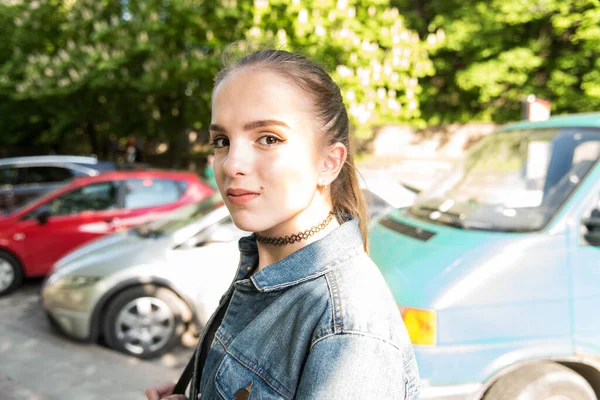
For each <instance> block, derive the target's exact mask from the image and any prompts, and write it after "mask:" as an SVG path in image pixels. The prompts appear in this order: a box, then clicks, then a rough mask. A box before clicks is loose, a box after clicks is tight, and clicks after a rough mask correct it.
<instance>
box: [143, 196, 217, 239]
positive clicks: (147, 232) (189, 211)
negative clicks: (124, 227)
mask: <svg viewBox="0 0 600 400" xmlns="http://www.w3.org/2000/svg"><path fill="white" fill-rule="evenodd" d="M222 205H223V199H222V198H221V196H220V195H219V194H216V195H213V196H210V197H208V198H206V199H204V200H202V201H201V202H199V203H194V204H189V205H187V206H183V207H181V208H179V209H177V210H175V211H173V212H172V213H170V214H169V216H168V217H166V218H163V219H161V220H159V221H155V222H152V223H149V224H145V225H141V226H139V227H137V228H135V229H133V230H132V232H133V233H134V234H136V235H138V236H141V237H157V236H165V235H169V234H171V233H173V232H175V231H176V230H178V229H180V228H182V227H184V226H186V225H188V224H190V223H191V222H193V221H196V220H197V219H199V218H201V217H203V216H205V215H206V214H208V213H210V212H211V211H213V210H215V209H217V208H219V207H220V206H222Z"/></svg>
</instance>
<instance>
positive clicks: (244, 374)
mask: <svg viewBox="0 0 600 400" xmlns="http://www.w3.org/2000/svg"><path fill="white" fill-rule="evenodd" d="M215 386H216V388H217V392H218V393H219V394H220V395H221V397H222V398H223V399H225V400H246V399H247V400H284V399H286V397H284V396H283V395H282V394H281V393H279V392H278V391H277V390H276V388H275V387H274V386H272V385H271V384H269V383H267V381H266V380H265V379H263V378H262V377H261V376H260V375H259V374H258V373H256V372H254V371H252V370H251V369H250V368H248V367H246V366H245V365H243V364H242V363H240V362H239V361H237V360H236V359H235V358H234V357H232V356H231V354H226V355H225V357H224V358H223V361H221V364H220V365H219V369H218V370H217V374H216V375H215Z"/></svg>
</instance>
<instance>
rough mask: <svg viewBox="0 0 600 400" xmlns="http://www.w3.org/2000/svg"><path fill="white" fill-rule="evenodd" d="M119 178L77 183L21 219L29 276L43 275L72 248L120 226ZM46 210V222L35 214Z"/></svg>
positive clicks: (21, 231) (21, 232)
mask: <svg viewBox="0 0 600 400" xmlns="http://www.w3.org/2000/svg"><path fill="white" fill-rule="evenodd" d="M118 189H119V182H115V181H105V182H95V183H91V184H88V185H84V186H80V187H77V188H75V189H73V190H71V191H68V192H66V193H63V194H61V195H60V196H58V197H55V198H53V199H51V200H49V201H48V202H46V203H45V204H43V205H41V206H40V207H38V208H37V209H36V210H33V212H32V213H30V215H31V216H32V217H30V218H26V219H25V220H24V221H21V222H20V225H21V229H20V232H19V233H20V234H22V238H23V239H22V240H23V244H24V247H25V250H26V251H25V252H24V254H25V255H26V260H25V263H24V264H25V266H26V268H27V270H28V273H27V275H29V276H43V275H46V274H47V273H48V272H49V270H50V269H51V267H52V265H53V264H54V263H55V262H56V261H58V260H59V259H60V258H61V257H63V256H64V255H66V254H67V253H68V252H70V251H71V250H73V249H75V248H76V247H78V246H81V245H83V244H84V243H87V242H89V241H91V240H93V239H96V238H98V237H101V236H104V235H107V234H109V233H112V232H114V231H115V230H116V229H118V228H119V227H120V219H121V217H122V212H123V210H120V209H119V207H118V192H119V190H118ZM42 211H43V212H45V213H46V215H47V216H48V218H47V220H46V221H45V222H40V220H39V219H38V218H35V215H39V213H40V212H42Z"/></svg>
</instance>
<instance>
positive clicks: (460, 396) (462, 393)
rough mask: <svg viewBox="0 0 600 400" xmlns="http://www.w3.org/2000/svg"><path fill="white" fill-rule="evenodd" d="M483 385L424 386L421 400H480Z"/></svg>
mask: <svg viewBox="0 0 600 400" xmlns="http://www.w3.org/2000/svg"><path fill="white" fill-rule="evenodd" d="M481 389H482V384H481V383H467V384H462V385H445V386H423V389H421V395H420V396H419V399H420V400H476V399H477V400H478V399H479V393H480V390H481Z"/></svg>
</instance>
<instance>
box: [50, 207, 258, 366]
mask: <svg viewBox="0 0 600 400" xmlns="http://www.w3.org/2000/svg"><path fill="white" fill-rule="evenodd" d="M247 234H248V233H247V232H243V231H241V230H239V229H238V228H236V227H235V225H234V224H233V222H232V221H231V219H230V217H229V213H228V211H227V209H226V208H225V207H224V206H223V205H222V201H221V199H220V198H219V197H211V198H209V199H207V200H204V201H202V202H200V203H198V204H194V205H190V206H188V207H184V208H182V209H180V210H178V211H177V212H176V215H173V216H172V218H170V219H169V220H164V221H162V222H158V223H155V224H153V225H145V226H142V227H140V228H136V229H132V230H129V231H124V232H120V233H117V234H114V235H111V236H108V237H106V238H103V239H100V240H97V241H95V242H93V243H91V244H89V245H86V246H83V247H81V248H79V249H78V250H75V251H74V252H72V253H70V254H69V255H67V256H65V257H64V258H63V259H61V260H60V261H59V262H58V263H57V264H56V265H55V267H54V270H53V272H52V274H51V275H50V276H49V277H48V279H47V280H46V281H45V282H44V284H43V287H42V295H41V297H42V304H43V307H44V309H45V310H46V312H47V314H48V316H49V318H50V321H51V323H52V324H53V325H55V326H56V327H58V328H59V329H60V330H61V331H63V332H64V333H66V334H67V335H68V336H71V337H73V338H76V339H80V340H85V341H97V340H98V339H99V338H100V337H103V338H104V340H105V342H106V343H107V344H108V345H109V346H110V347H112V348H114V349H117V350H120V351H122V352H125V353H129V354H132V355H135V356H138V357H141V358H153V357H156V356H158V355H160V354H162V353H164V352H166V351H168V350H169V349H170V348H172V347H173V346H174V345H175V344H177V343H178V342H180V341H181V337H182V335H183V333H184V332H192V333H194V334H198V333H199V332H200V331H201V329H202V327H203V326H204V325H205V323H206V322H207V320H208V318H209V317H210V315H211V313H212V312H213V311H214V309H215V308H216V307H217V305H218V302H219V299H220V298H221V296H222V295H223V293H224V292H225V291H226V290H227V288H228V287H229V284H230V283H231V281H232V279H233V275H234V273H235V271H236V268H237V265H238V262H239V251H238V248H237V241H238V239H239V238H240V237H242V236H244V235H247Z"/></svg>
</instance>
